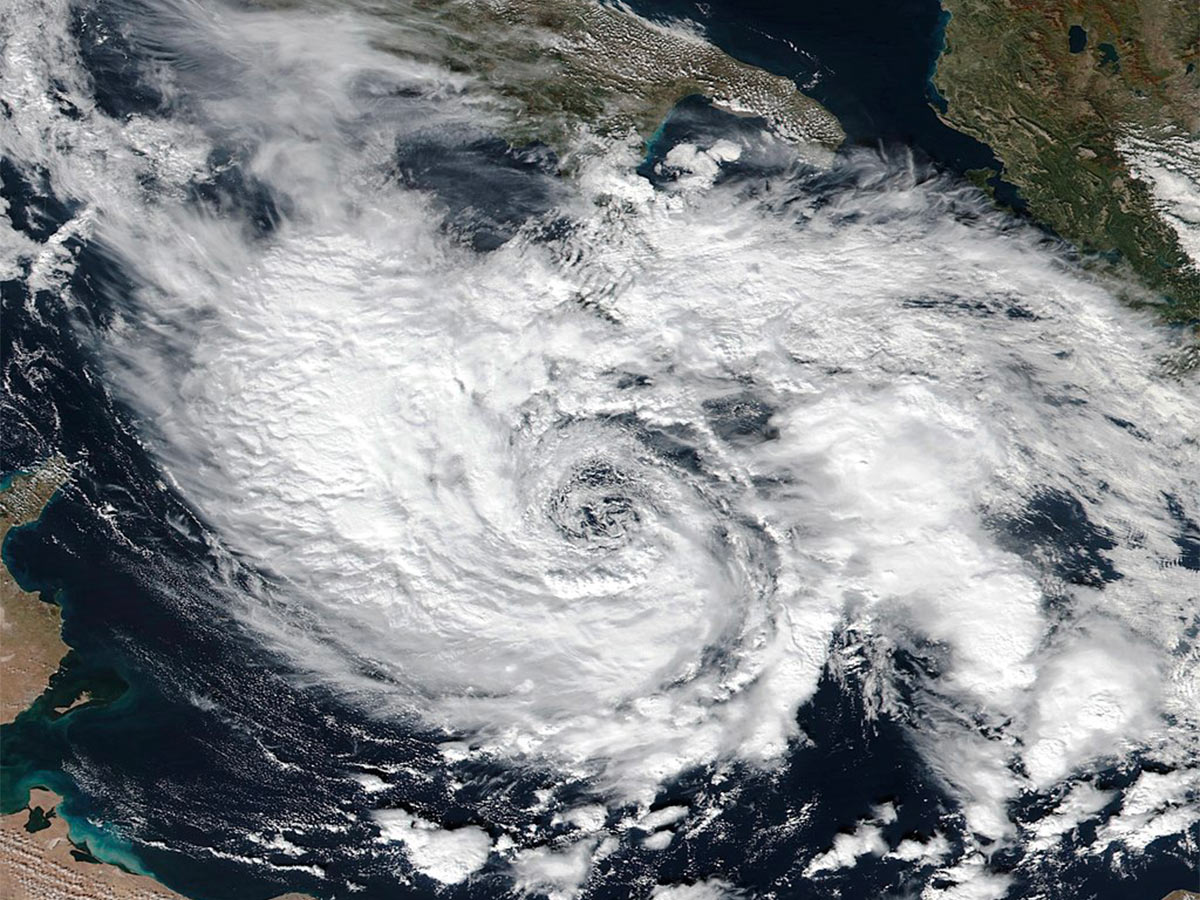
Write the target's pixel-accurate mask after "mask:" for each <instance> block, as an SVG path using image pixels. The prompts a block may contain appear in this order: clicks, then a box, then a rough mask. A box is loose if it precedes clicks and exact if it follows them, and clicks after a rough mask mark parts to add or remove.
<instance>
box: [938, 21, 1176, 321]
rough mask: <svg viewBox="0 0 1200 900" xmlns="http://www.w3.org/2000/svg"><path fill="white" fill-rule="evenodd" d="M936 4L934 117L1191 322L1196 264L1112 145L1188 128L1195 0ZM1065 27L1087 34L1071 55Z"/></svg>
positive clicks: (1058, 226)
mask: <svg viewBox="0 0 1200 900" xmlns="http://www.w3.org/2000/svg"><path fill="white" fill-rule="evenodd" d="M943 6H944V7H945V9H946V10H947V11H948V12H949V13H950V18H949V21H948V23H947V27H946V42H945V48H944V52H943V55H942V56H941V58H940V60H939V62H938V68H937V73H936V75H935V82H936V86H937V89H938V91H939V93H941V95H942V96H943V97H944V98H945V99H946V101H947V104H948V105H947V108H946V110H945V111H944V113H943V114H942V117H943V119H944V120H946V121H947V123H948V124H950V125H951V126H953V127H955V128H958V129H960V130H962V131H965V132H967V133H969V134H971V135H972V136H974V137H976V138H978V139H979V140H981V141H983V142H985V143H987V144H988V145H989V146H991V147H992V148H993V149H994V150H995V152H996V155H997V156H998V157H999V158H1000V160H1001V161H1002V162H1003V163H1004V166H1005V172H1004V177H1005V179H1006V180H1008V181H1010V182H1012V183H1013V184H1015V185H1016V186H1017V187H1018V188H1019V189H1020V192H1021V195H1022V197H1023V198H1024V199H1025V200H1026V201H1027V202H1028V204H1029V211H1030V213H1031V214H1032V215H1033V216H1034V217H1035V218H1037V219H1038V220H1039V221H1041V222H1043V223H1045V224H1046V225H1048V226H1049V227H1051V228H1053V229H1054V230H1055V231H1056V232H1057V233H1058V234H1060V235H1061V236H1062V237H1064V238H1066V239H1067V240H1070V241H1071V242H1073V243H1074V244H1076V245H1077V246H1078V247H1080V248H1081V249H1082V250H1085V251H1089V252H1092V253H1095V254H1098V255H1100V256H1102V257H1107V258H1108V259H1109V260H1112V261H1113V262H1115V263H1117V264H1118V265H1120V266H1123V267H1126V268H1127V269H1130V270H1132V272H1133V273H1134V275H1135V276H1136V277H1137V280H1138V281H1139V282H1140V283H1141V284H1143V285H1144V286H1145V287H1147V288H1148V289H1149V290H1150V292H1151V294H1152V296H1153V299H1156V300H1165V301H1166V302H1165V304H1164V307H1163V310H1164V313H1165V314H1166V315H1167V317H1168V318H1170V319H1172V320H1175V321H1181V322H1193V323H1195V322H1197V321H1198V320H1200V269H1198V268H1197V263H1196V260H1194V259H1193V258H1191V257H1190V256H1189V255H1188V253H1187V252H1186V250H1185V248H1184V247H1183V246H1182V245H1181V243H1180V240H1179V235H1178V233H1177V232H1176V231H1175V230H1174V228H1172V226H1171V224H1170V222H1169V221H1167V219H1166V218H1165V216H1164V215H1163V212H1162V209H1161V205H1160V204H1159V203H1157V202H1156V199H1155V197H1154V195H1153V193H1152V190H1151V186H1150V185H1148V184H1147V183H1146V182H1145V181H1143V180H1141V179H1140V178H1138V177H1137V176H1136V175H1135V173H1134V170H1133V169H1132V168H1131V165H1130V162H1129V159H1128V158H1127V156H1123V155H1122V151H1121V147H1122V144H1123V142H1125V141H1127V140H1128V139H1131V138H1132V139H1135V140H1142V141H1149V142H1151V143H1156V142H1158V141H1160V140H1162V139H1166V138H1167V137H1170V136H1181V135H1182V136H1183V137H1184V138H1185V139H1189V140H1190V139H1194V138H1195V137H1196V136H1198V135H1200V3H1197V2H1196V0H943ZM1072 26H1079V27H1080V28H1082V29H1083V31H1084V32H1085V33H1086V45H1085V46H1084V47H1082V48H1081V49H1080V48H1079V47H1078V46H1076V48H1074V49H1075V50H1076V51H1077V52H1072V47H1071V46H1070V41H1069V32H1070V30H1071V27H1072ZM1079 36H1081V35H1078V34H1077V38H1078V37H1079ZM1077 44H1078V41H1077ZM1134 299H1136V298H1134Z"/></svg>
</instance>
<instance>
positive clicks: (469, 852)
mask: <svg viewBox="0 0 1200 900" xmlns="http://www.w3.org/2000/svg"><path fill="white" fill-rule="evenodd" d="M374 819H375V823H376V824H377V825H378V826H379V834H380V840H383V841H398V842H400V843H402V844H403V845H404V850H405V853H407V855H408V858H409V861H410V862H411V863H412V864H413V867H414V868H416V869H417V871H419V872H421V873H422V874H424V875H428V876H429V877H430V878H432V879H434V880H435V881H440V882H442V883H443V884H457V883H458V882H460V881H463V880H464V879H466V878H467V877H469V876H470V875H471V874H472V873H474V872H476V871H478V870H479V869H481V868H482V867H483V864H484V863H485V862H487V858H488V855H489V854H490V853H491V851H492V840H491V838H490V837H488V834H487V832H486V831H484V830H483V829H482V828H476V827H475V826H471V825H468V826H464V827H462V828H454V829H445V828H439V827H438V826H437V825H435V824H433V823H432V822H427V821H426V820H424V819H422V818H420V817H419V816H414V815H413V814H412V813H410V812H408V811H407V810H403V809H382V810H378V811H376V812H375V814H374Z"/></svg>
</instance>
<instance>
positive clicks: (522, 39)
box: [366, 0, 845, 157]
mask: <svg viewBox="0 0 1200 900" xmlns="http://www.w3.org/2000/svg"><path fill="white" fill-rule="evenodd" d="M366 9H367V10H368V11H369V12H371V14H373V15H375V16H378V17H380V18H382V19H384V20H386V21H389V22H392V23H393V24H394V25H395V26H396V30H395V33H394V34H393V35H392V36H390V37H389V38H388V39H387V41H388V43H386V44H385V45H384V46H385V48H388V49H394V50H396V51H399V52H403V54H404V55H405V56H408V57H410V58H416V59H427V60H429V61H431V62H435V63H437V64H439V65H443V66H448V67H449V68H450V69H452V70H454V71H458V72H462V73H465V74H469V75H471V76H473V77H474V78H478V79H480V80H481V81H482V82H483V84H484V85H485V86H486V87H487V89H488V90H489V91H491V92H493V93H494V94H496V95H498V96H499V97H501V98H503V99H504V101H505V102H507V103H508V104H510V108H509V109H508V111H507V112H508V115H507V116H506V118H507V125H506V127H505V135H504V136H505V137H506V138H508V139H509V140H510V141H511V142H513V143H523V142H528V141H534V140H537V141H542V142H545V143H547V144H549V145H550V146H552V147H553V148H554V149H555V150H557V151H559V153H560V155H564V156H565V155H569V153H570V152H571V151H574V150H578V149H579V148H580V142H581V139H584V138H586V135H587V133H589V132H590V133H592V134H596V135H607V136H611V135H614V134H617V135H620V134H625V133H630V132H633V133H636V134H638V135H640V136H641V137H642V138H643V139H645V138H649V137H650V136H651V135H652V134H653V133H654V132H655V130H656V129H657V128H658V127H659V126H660V125H661V124H662V122H663V120H664V118H665V117H666V115H667V113H668V112H670V110H671V108H672V107H673V106H674V105H675V104H676V103H677V102H678V101H679V100H681V99H683V98H684V97H687V96H690V95H694V94H699V95H702V96H705V97H708V98H709V99H711V100H712V101H713V102H714V103H715V104H716V105H718V106H720V107H722V108H724V109H726V110H729V111H732V112H735V113H740V114H746V115H754V116H761V117H762V118H764V119H766V120H767V122H768V123H769V124H770V125H771V127H772V128H773V129H774V130H775V132H776V133H778V134H779V135H780V136H782V137H784V138H786V139H789V140H793V141H796V142H797V143H801V144H807V145H810V146H811V147H813V148H814V149H816V150H818V151H821V152H822V153H823V154H824V156H825V157H828V156H829V155H830V154H831V152H832V150H833V149H835V148H836V147H837V146H838V145H840V144H841V143H842V141H843V140H844V137H845V135H844V133H843V132H842V129H841V126H840V125H839V124H838V121H837V119H836V117H834V116H833V115H832V114H831V113H829V112H828V111H827V110H826V109H825V108H824V107H823V106H821V105H820V104H819V103H817V102H816V101H815V100H813V99H811V98H810V97H806V96H805V95H804V94H802V93H800V91H799V90H797V88H796V85H795V84H794V83H793V82H792V81H791V79H788V78H784V77H781V76H778V75H772V74H770V73H768V72H766V71H764V70H762V69H759V68H757V67H755V66H752V65H749V64H747V63H743V62H740V61H739V60H736V59H734V58H733V57H731V56H729V55H728V54H726V53H724V52H723V51H721V50H718V49H717V48H716V47H714V46H713V45H712V44H710V43H708V42H707V41H705V40H704V39H703V38H702V37H700V36H699V35H698V34H696V33H694V32H692V31H689V30H688V28H687V26H679V27H667V26H664V25H660V24H656V23H653V22H650V21H648V20H646V19H643V18H641V17H639V16H637V15H635V14H634V13H633V12H631V11H629V10H628V9H625V8H623V7H620V6H615V5H607V4H601V3H600V2H597V0H408V2H385V3H378V4H376V3H371V4H369V5H367V7H366Z"/></svg>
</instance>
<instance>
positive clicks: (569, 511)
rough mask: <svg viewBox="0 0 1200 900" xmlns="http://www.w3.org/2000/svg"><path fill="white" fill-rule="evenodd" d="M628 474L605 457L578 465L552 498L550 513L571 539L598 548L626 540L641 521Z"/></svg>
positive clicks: (559, 527) (607, 547)
mask: <svg viewBox="0 0 1200 900" xmlns="http://www.w3.org/2000/svg"><path fill="white" fill-rule="evenodd" d="M630 487H631V479H630V478H629V476H628V475H627V474H626V473H625V472H622V471H621V470H620V469H618V468H616V467H615V466H613V465H612V464H610V463H608V462H605V461H604V460H592V461H590V462H587V463H585V464H583V465H581V466H579V467H577V468H576V469H575V470H574V471H573V472H572V473H571V474H570V475H569V476H568V477H567V478H566V479H565V480H564V481H563V483H562V484H561V485H560V486H559V487H558V489H557V490H556V491H555V492H554V495H553V496H552V497H551V499H550V508H549V516H550V520H551V521H552V522H554V524H555V526H557V528H558V529H559V531H561V532H562V534H563V535H564V536H565V537H566V538H567V539H568V540H570V541H571V542H572V543H576V544H580V545H582V546H586V547H595V548H597V549H611V548H613V547H617V546H619V545H621V544H624V543H625V542H626V541H627V540H628V539H629V537H630V535H631V533H632V532H633V531H634V529H636V527H637V525H638V523H639V522H640V517H639V515H638V510H637V504H636V503H635V502H634V499H633V497H631V496H630V494H631V493H632V492H631V491H630Z"/></svg>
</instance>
